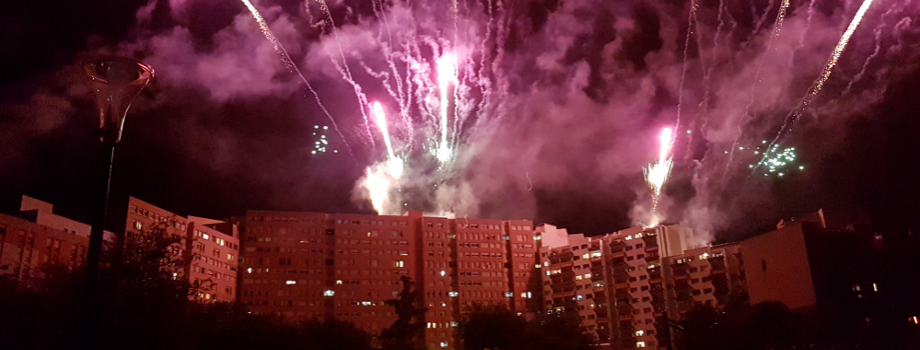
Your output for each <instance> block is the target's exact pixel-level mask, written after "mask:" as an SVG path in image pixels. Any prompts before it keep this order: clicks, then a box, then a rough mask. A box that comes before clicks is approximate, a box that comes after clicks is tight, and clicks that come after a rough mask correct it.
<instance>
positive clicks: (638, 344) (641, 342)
mask: <svg viewBox="0 0 920 350" xmlns="http://www.w3.org/2000/svg"><path fill="white" fill-rule="evenodd" d="M636 347H637V348H644V347H645V342H644V341H640V342H636Z"/></svg>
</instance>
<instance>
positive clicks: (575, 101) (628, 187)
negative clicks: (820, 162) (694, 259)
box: [0, 0, 920, 242]
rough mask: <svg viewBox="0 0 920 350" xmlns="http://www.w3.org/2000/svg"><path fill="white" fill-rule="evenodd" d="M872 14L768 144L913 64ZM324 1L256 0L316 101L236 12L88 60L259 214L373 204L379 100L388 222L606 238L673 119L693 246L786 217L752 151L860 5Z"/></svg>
mask: <svg viewBox="0 0 920 350" xmlns="http://www.w3.org/2000/svg"><path fill="white" fill-rule="evenodd" d="M876 1H878V2H879V3H877V4H874V5H873V7H871V8H870V10H869V12H868V13H867V15H866V18H865V19H864V21H863V23H862V25H861V26H860V28H859V29H858V30H857V31H856V33H855V34H854V36H853V39H852V40H851V42H850V44H849V46H848V47H847V49H846V51H845V52H844V53H843V56H842V57H841V58H840V61H839V63H838V65H837V67H836V68H835V69H834V70H833V71H832V75H831V77H830V79H829V80H828V82H827V84H826V85H825V87H824V89H823V90H822V91H821V92H820V93H819V94H818V95H817V99H816V101H815V103H814V105H812V106H809V107H808V108H807V109H805V111H806V113H805V114H804V115H802V116H801V117H800V118H798V119H797V120H796V121H795V123H794V124H791V129H792V132H791V133H788V134H785V136H784V137H782V138H781V139H780V140H779V144H780V145H782V146H783V147H787V146H795V145H798V146H800V148H804V149H807V150H810V151H811V152H814V154H811V155H809V157H810V159H819V158H820V157H821V156H822V155H823V154H830V153H833V152H834V151H835V148H836V147H835V146H834V145H835V144H836V143H838V142H839V141H840V140H833V139H828V140H824V141H823V142H817V143H816V142H814V140H807V139H804V138H803V137H802V135H806V134H807V130H823V131H824V134H826V135H834V134H835V133H834V132H833V131H834V130H840V129H841V128H843V126H845V125H846V121H847V120H848V119H850V118H855V117H859V116H860V115H864V114H865V112H866V111H867V110H870V109H871V108H872V107H873V106H874V105H876V104H878V103H879V102H880V101H881V100H882V98H883V97H884V96H885V92H886V89H887V87H888V86H889V84H890V83H891V82H894V81H897V80H898V79H899V78H900V77H901V76H903V75H904V74H906V73H908V72H911V71H913V70H914V69H916V62H918V57H917V56H918V55H920V48H918V45H920V28H918V26H917V25H915V23H917V22H916V21H917V20H918V18H916V17H917V16H918V14H920V11H918V10H920V9H918V4H916V3H915V2H913V1H907V2H903V1H902V2H898V4H887V3H885V2H884V1H882V0H876ZM327 3H328V6H329V12H328V13H324V12H323V10H322V8H321V7H320V6H319V4H318V3H316V2H310V1H308V2H302V1H287V0H277V1H273V0H263V1H255V2H254V4H255V6H256V7H257V8H258V9H259V11H260V12H261V13H262V16H263V17H264V18H265V19H266V21H267V24H268V27H269V28H270V30H271V31H272V32H273V33H274V35H275V36H276V37H277V38H278V39H279V41H280V42H281V43H282V44H283V46H284V49H286V51H287V52H288V53H289V54H290V56H291V57H292V59H293V60H294V62H295V63H296V64H297V65H298V67H299V68H300V70H301V71H303V73H304V75H305V76H306V77H307V79H308V80H309V81H310V83H311V85H313V87H314V88H315V89H316V91H317V95H318V96H313V95H311V94H310V93H309V92H307V90H305V88H304V85H303V83H302V82H301V81H300V80H299V78H297V77H296V76H295V75H294V74H292V72H291V71H290V69H289V68H288V67H286V66H285V64H284V62H283V61H282V60H281V58H280V56H279V54H278V51H277V48H276V47H274V46H273V44H272V43H271V42H269V41H268V40H266V39H265V37H264V36H263V35H262V34H261V33H260V28H259V26H258V24H257V23H256V22H255V21H254V20H253V18H252V16H251V15H250V14H249V12H248V11H246V9H245V8H244V7H243V6H242V4H237V3H234V2H226V1H209V0H169V1H167V0H152V1H151V2H150V3H149V4H147V5H145V6H143V7H141V8H140V9H138V11H137V13H136V24H135V26H134V28H133V29H132V31H131V34H130V35H129V36H128V37H127V38H126V39H125V40H123V41H122V42H120V43H118V44H117V45H109V46H103V47H100V48H96V47H93V48H90V49H87V51H86V52H85V53H84V55H87V56H88V55H91V54H95V53H98V52H102V51H107V52H116V53H120V54H124V55H129V56H133V57H137V58H139V59H141V60H143V61H145V62H146V63H149V64H151V65H152V66H153V67H155V69H156V71H157V80H156V83H155V85H154V86H153V87H152V91H151V92H149V93H145V94H144V95H143V96H142V97H141V98H139V100H138V101H137V103H136V109H135V110H132V113H137V115H138V116H139V117H140V116H144V118H137V119H144V120H146V121H139V122H137V124H135V125H136V126H137V128H136V129H135V130H146V131H137V132H139V133H146V134H145V136H144V137H145V138H148V139H151V140H153V143H154V144H155V145H158V146H162V147H166V148H168V149H172V150H174V151H175V152H179V153H183V154H188V157H190V158H192V159H193V160H194V162H195V163H196V164H199V165H200V166H201V167H203V168H205V169H207V170H208V171H209V172H212V173H214V174H220V176H228V177H237V178H244V179H246V180H247V181H248V182H250V183H253V184H256V185H257V187H256V188H259V190H258V191H259V192H261V193H260V194H258V195H255V194H253V195H252V197H247V198H249V199H248V201H247V202H246V205H264V206H268V207H274V208H295V209H301V210H323V211H336V210H343V211H344V210H356V209H357V210H365V211H366V210H370V209H371V206H370V205H369V202H368V193H366V192H365V191H364V190H362V188H363V187H364V186H363V184H364V183H365V182H366V181H367V180H368V179H367V177H366V176H367V175H366V174H367V172H366V171H365V168H366V167H368V166H371V165H374V164H378V163H380V162H383V161H384V160H385V158H386V151H385V149H384V147H383V142H382V140H381V139H380V134H379V132H378V131H377V130H375V127H376V126H375V125H374V124H373V122H371V121H369V120H368V118H367V115H368V113H369V112H368V108H369V107H368V106H367V105H366V103H370V102H372V101H380V102H381V103H382V104H384V105H386V109H387V110H388V115H389V116H390V122H389V124H390V127H391V130H389V131H390V133H391V135H393V139H394V145H395V148H396V151H397V153H398V154H399V155H400V156H401V157H404V158H405V159H406V164H407V168H406V173H405V174H403V176H401V177H400V178H399V179H396V180H393V182H392V183H391V184H390V191H389V192H387V193H386V198H387V201H389V202H390V205H391V206H390V209H391V211H395V212H398V211H400V210H403V209H420V210H425V211H427V212H430V213H436V214H438V213H439V214H443V215H456V216H469V217H473V216H480V217H496V218H506V219H508V218H532V219H535V220H536V221H538V222H551V223H557V224H560V225H563V226H565V225H571V226H573V227H576V230H577V229H579V228H581V229H586V230H589V231H590V230H594V231H595V232H589V233H601V232H599V231H600V230H606V231H609V232H612V231H615V230H618V229H621V228H622V227H623V226H625V225H631V224H642V223H647V222H648V220H649V218H650V216H651V215H653V213H652V212H651V197H650V196H649V195H648V190H647V189H646V188H645V185H644V184H643V183H642V180H641V178H642V167H643V166H645V165H647V164H648V163H650V162H653V161H654V160H655V158H656V157H657V152H658V147H657V135H658V132H659V131H660V130H661V128H663V127H675V126H677V125H676V124H677V122H678V118H679V121H680V125H679V126H677V127H678V128H677V129H676V130H675V133H676V134H677V138H676V141H675V144H674V161H675V169H674V172H673V174H674V175H673V176H672V177H673V178H672V180H671V182H670V183H668V184H666V185H665V189H664V191H663V194H662V199H661V203H660V204H659V208H658V211H657V215H659V216H660V217H661V219H663V220H664V221H665V222H669V223H670V222H683V223H685V224H687V225H689V226H690V227H692V228H693V229H694V232H696V233H697V234H698V235H699V237H697V238H698V240H699V241H700V242H708V241H711V240H712V239H713V238H714V235H715V234H716V233H717V232H721V231H724V230H727V229H730V228H731V227H732V225H733V223H734V222H737V221H738V220H740V219H742V218H744V217H746V216H747V215H749V214H750V213H752V212H757V213H759V216H761V217H768V218H771V220H772V218H774V217H775V215H778V213H779V212H780V210H779V209H778V208H776V204H775V203H773V202H774V201H773V200H772V197H771V193H770V191H771V183H772V182H774V181H777V178H776V176H775V175H769V176H766V177H765V176H764V175H763V173H762V172H756V171H753V170H752V168H751V167H750V166H751V165H752V164H756V163H757V162H758V161H759V159H760V156H759V155H755V154H754V153H752V152H753V151H755V150H757V147H758V146H761V145H762V142H763V141H765V140H766V141H768V142H769V141H772V140H773V139H774V137H775V136H776V135H777V133H778V132H779V130H780V129H781V126H782V125H783V123H784V120H786V119H787V118H786V116H787V115H788V114H789V113H790V111H792V110H794V109H795V108H796V105H797V104H798V103H799V102H800V101H801V100H802V98H803V97H804V96H805V94H806V93H807V91H808V89H809V87H810V86H811V85H812V83H813V82H814V80H815V79H816V78H818V76H819V75H820V73H821V70H822V69H823V67H824V65H825V64H826V62H827V60H828V58H829V57H830V53H831V52H832V50H833V48H834V46H835V45H836V44H837V41H838V40H839V38H840V35H841V34H842V33H843V30H844V29H845V28H846V26H847V25H849V23H850V21H851V20H852V17H853V14H854V13H855V12H856V9H857V8H858V7H859V6H860V5H861V3H862V2H861V1H849V2H845V3H843V4H839V3H836V2H835V3H827V2H823V1H814V0H813V1H807V0H806V1H796V2H793V3H792V4H791V6H790V8H789V9H788V11H787V12H786V14H785V18H784V20H783V22H782V25H781V26H779V24H778V22H777V21H776V20H777V13H778V6H779V4H778V3H779V2H773V1H770V2H765V1H750V2H748V1H745V2H734V1H732V2H729V1H724V2H723V1H719V2H715V1H705V2H703V1H693V2H691V1H685V2H677V3H675V2H673V1H625V2H624V1H616V2H611V1H602V0H569V1H558V2H557V1H508V2H498V1H462V2H460V3H459V6H458V7H457V8H456V9H452V8H451V7H450V3H451V2H445V1H434V0H431V1H412V2H403V1H394V2H391V3H386V4H383V3H378V2H366V1H349V0H343V1H328V2H327ZM410 3H411V4H410ZM691 4H695V5H696V6H697V9H696V10H695V12H694V13H695V16H690V14H691ZM889 5H890V6H889ZM207 14H212V15H213V16H212V17H208V16H206V15H207ZM446 51H451V52H454V53H455V54H456V55H457V56H458V57H459V59H460V75H461V76H460V83H458V84H456V86H454V87H453V88H452V89H453V90H452V91H451V101H452V102H450V103H451V105H450V107H451V118H452V119H451V125H450V133H451V136H450V137H451V141H452V142H451V144H452V146H453V147H452V150H453V158H452V160H451V161H450V162H447V163H444V164H440V163H438V162H437V161H436V160H434V157H433V155H432V154H433V152H434V151H435V150H436V149H437V146H438V145H437V141H436V139H437V137H436V136H435V135H438V130H439V124H438V108H439V106H440V101H439V100H438V90H437V80H436V78H437V77H436V76H435V67H434V62H435V60H436V59H437V58H438V57H439V56H440V55H442V54H443V53H444V52H446ZM685 57H686V59H685ZM72 68H73V67H65V69H62V71H64V70H66V69H72ZM56 85H57V86H58V87H57V88H54V89H44V90H36V92H35V94H34V95H33V97H32V98H30V99H28V100H27V101H26V102H24V103H19V104H12V105H5V106H4V107H3V108H4V110H5V111H8V113H11V114H12V115H14V116H15V117H14V118H16V120H36V121H35V122H30V123H22V125H20V126H18V128H19V129H18V130H20V131H24V130H29V132H30V133H36V132H37V133H42V132H47V131H49V130H54V129H55V128H59V127H61V125H62V123H61V122H60V121H61V120H62V119H63V118H67V117H68V116H70V115H73V114H75V113H77V112H75V109H74V106H73V105H74V102H73V101H75V100H81V99H83V97H80V96H78V95H79V94H77V93H76V92H74V91H73V90H68V89H63V88H61V87H62V86H67V85H70V84H69V83H64V82H59V83H56ZM77 92H79V91H77ZM316 97H318V98H319V99H320V100H322V101H323V104H324V105H325V107H328V110H329V114H330V116H332V118H334V119H335V122H336V123H337V124H338V125H339V126H340V131H341V134H340V135H341V136H339V135H333V134H330V135H331V136H330V142H332V143H333V146H335V148H336V149H337V150H338V153H335V154H328V153H325V154H321V155H313V154H312V153H311V152H310V151H311V149H312V145H313V142H314V139H312V138H311V137H312V135H310V128H312V127H313V125H328V124H329V123H330V121H329V120H328V118H327V117H326V115H325V113H324V112H323V111H322V110H321V109H320V107H319V106H318V105H317V104H316V103H315V102H314V99H315V98H316ZM81 103H84V104H85V101H84V102H81ZM36 115H41V116H42V117H41V118H36V117H35V116H36ZM151 118H158V119H157V122H155V123H154V122H151V121H150V120H151ZM132 123H134V121H133V120H130V119H129V121H128V125H129V126H127V127H126V128H127V129H130V128H131V124H132ZM144 126H146V128H145V127H144ZM151 130H159V132H153V131H151ZM132 132H133V131H132ZM838 134H839V133H838ZM7 142H8V144H6V145H5V146H10V147H12V146H13V145H12V143H14V141H7ZM346 142H347V145H346ZM741 148H743V150H742V149H741ZM763 151H764V150H763V149H761V150H760V151H759V152H761V154H762V152H763ZM0 159H3V158H0ZM4 161H9V160H4ZM797 176H801V177H808V176H809V174H807V173H802V174H800V175H797ZM356 183H357V184H359V185H358V186H356V185H355V184H356ZM243 191H245V190H243ZM349 201H352V202H351V203H349ZM573 208H575V209H573ZM573 211H574V212H577V213H574V214H573Z"/></svg>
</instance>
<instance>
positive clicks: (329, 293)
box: [323, 289, 335, 297]
mask: <svg viewBox="0 0 920 350" xmlns="http://www.w3.org/2000/svg"><path fill="white" fill-rule="evenodd" d="M323 296H324V297H331V296H335V291H334V290H332V289H326V291H325V292H323Z"/></svg>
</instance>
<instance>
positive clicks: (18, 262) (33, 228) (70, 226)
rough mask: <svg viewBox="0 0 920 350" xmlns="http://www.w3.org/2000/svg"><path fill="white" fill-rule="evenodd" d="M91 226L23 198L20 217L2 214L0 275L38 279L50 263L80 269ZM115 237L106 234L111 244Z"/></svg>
mask: <svg viewBox="0 0 920 350" xmlns="http://www.w3.org/2000/svg"><path fill="white" fill-rule="evenodd" d="M90 228H91V227H90V225H87V224H84V223H82V222H79V221H76V220H72V219H69V218H66V217H63V216H60V215H57V214H55V213H54V205H52V204H51V203H48V202H44V201H41V200H38V199H35V198H32V197H29V196H22V201H21V202H20V208H19V213H18V216H13V215H5V214H0V274H11V275H14V276H15V278H17V279H19V280H28V279H29V278H32V277H38V274H39V268H41V267H42V266H43V265H45V264H47V263H55V264H63V265H67V266H71V267H77V266H80V265H82V264H83V262H84V260H85V259H86V250H87V246H88V245H89V235H90ZM114 237H115V236H114V234H112V233H111V232H105V235H104V240H105V242H107V243H108V244H113V243H114V241H115V238H114Z"/></svg>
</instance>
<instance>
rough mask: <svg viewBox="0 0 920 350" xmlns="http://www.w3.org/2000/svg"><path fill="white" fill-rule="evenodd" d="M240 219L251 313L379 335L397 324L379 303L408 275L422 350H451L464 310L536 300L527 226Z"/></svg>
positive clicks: (244, 294) (244, 293)
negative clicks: (417, 300)
mask: <svg viewBox="0 0 920 350" xmlns="http://www.w3.org/2000/svg"><path fill="white" fill-rule="evenodd" d="M240 221H241V223H242V236H243V247H244V248H243V252H242V256H243V259H242V263H241V268H242V269H243V274H244V277H243V279H242V280H241V282H242V283H241V285H240V286H241V287H240V288H241V294H240V300H241V301H242V302H243V303H245V304H246V305H248V307H249V308H250V310H251V311H252V312H253V313H259V314H272V315H277V316H281V317H284V318H285V319H286V320H289V321H301V320H309V319H313V318H316V319H324V318H330V317H335V318H339V319H342V320H345V321H349V322H353V323H355V324H356V325H357V326H358V327H359V328H361V329H363V330H365V331H368V332H370V333H375V334H379V333H380V332H381V331H382V330H383V329H385V328H387V327H389V326H390V325H392V324H393V322H394V321H396V319H397V316H396V314H395V312H394V309H393V307H390V306H387V305H385V302H386V300H389V299H394V298H396V297H397V294H398V293H399V291H400V290H401V288H402V285H401V283H400V277H401V276H408V277H411V278H412V280H413V281H414V282H415V283H416V285H415V287H416V288H418V290H419V291H420V293H421V295H422V299H423V300H422V305H421V306H423V307H427V308H428V311H427V312H426V314H425V319H424V321H423V322H424V323H425V343H426V345H427V346H428V347H430V348H456V347H455V346H456V344H454V342H455V338H454V327H455V326H456V321H457V320H458V319H459V317H460V315H461V314H462V312H463V311H464V310H465V308H466V307H468V306H470V305H472V304H474V303H481V304H505V305H508V306H509V307H510V308H511V309H512V310H514V311H516V312H520V313H523V312H527V311H529V310H528V308H527V306H528V301H530V300H531V298H532V296H533V294H534V291H533V290H528V287H529V286H530V281H531V280H532V272H533V267H534V262H535V257H534V256H535V253H536V248H535V243H534V241H533V227H532V226H533V225H532V224H531V223H530V222H529V221H501V220H480V219H446V218H439V217H425V216H423V215H422V214H421V212H410V213H409V214H408V215H406V216H378V215H354V214H321V213H302V212H279V211H249V212H247V214H246V216H245V217H244V218H241V219H240ZM531 310H532V309H531Z"/></svg>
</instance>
